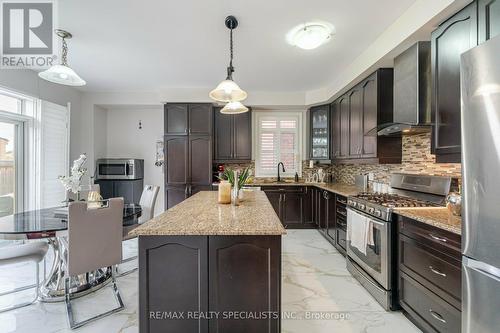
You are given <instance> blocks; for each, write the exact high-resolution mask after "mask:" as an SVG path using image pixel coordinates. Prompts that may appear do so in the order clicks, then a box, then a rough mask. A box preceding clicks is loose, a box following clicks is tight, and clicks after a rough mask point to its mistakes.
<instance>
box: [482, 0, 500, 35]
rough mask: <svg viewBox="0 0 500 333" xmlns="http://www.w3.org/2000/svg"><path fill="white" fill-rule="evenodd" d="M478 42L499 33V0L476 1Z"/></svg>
mask: <svg viewBox="0 0 500 333" xmlns="http://www.w3.org/2000/svg"><path fill="white" fill-rule="evenodd" d="M478 6H479V8H478V14H479V16H478V27H479V43H483V42H485V41H487V40H488V39H491V38H493V37H495V36H497V35H500V0H479V2H478Z"/></svg>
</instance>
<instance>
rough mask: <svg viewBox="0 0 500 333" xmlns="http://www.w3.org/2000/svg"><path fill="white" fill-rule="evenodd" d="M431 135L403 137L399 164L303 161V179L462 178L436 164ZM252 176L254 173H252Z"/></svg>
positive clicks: (456, 169)
mask: <svg viewBox="0 0 500 333" xmlns="http://www.w3.org/2000/svg"><path fill="white" fill-rule="evenodd" d="M430 146H431V135H430V133H423V134H419V135H408V136H403V160H402V163H401V164H338V165H319V166H318V165H315V167H314V168H312V169H310V168H309V161H303V164H302V178H307V177H308V175H310V174H312V173H313V172H315V171H316V170H317V169H318V168H323V169H324V170H325V171H326V172H332V173H333V175H334V177H335V180H336V181H337V182H338V183H344V184H354V176H355V175H359V174H367V173H373V174H374V181H375V182H380V183H385V184H389V182H390V176H391V173H394V172H405V173H414V174H428V175H436V176H451V177H453V178H457V179H460V178H461V164H460V163H436V157H435V156H434V155H432V154H431V152H430ZM226 166H227V167H230V168H244V167H246V166H250V167H251V168H252V171H253V170H254V169H255V164H254V163H253V162H252V163H250V164H228V165H226ZM252 173H254V172H252Z"/></svg>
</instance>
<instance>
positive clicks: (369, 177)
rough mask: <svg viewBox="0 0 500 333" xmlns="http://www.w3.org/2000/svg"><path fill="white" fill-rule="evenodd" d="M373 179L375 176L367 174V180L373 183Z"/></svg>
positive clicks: (371, 173)
mask: <svg viewBox="0 0 500 333" xmlns="http://www.w3.org/2000/svg"><path fill="white" fill-rule="evenodd" d="M374 179H375V175H374V174H373V172H370V173H368V180H370V181H373V180H374Z"/></svg>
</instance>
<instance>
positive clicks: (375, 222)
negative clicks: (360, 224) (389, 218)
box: [347, 207, 388, 227]
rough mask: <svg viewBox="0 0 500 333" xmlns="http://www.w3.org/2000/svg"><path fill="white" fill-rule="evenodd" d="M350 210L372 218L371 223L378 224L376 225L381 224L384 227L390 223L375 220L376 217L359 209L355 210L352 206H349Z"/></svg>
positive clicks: (348, 209)
mask: <svg viewBox="0 0 500 333" xmlns="http://www.w3.org/2000/svg"><path fill="white" fill-rule="evenodd" d="M349 211H351V212H353V213H355V214H359V215H362V216H364V217H367V218H369V219H370V222H371V223H373V224H376V225H379V226H382V227H385V226H387V223H388V222H379V221H377V220H375V218H374V217H373V216H370V215H368V214H365V213H362V212H359V211H357V210H354V209H352V208H350V207H347V213H349Z"/></svg>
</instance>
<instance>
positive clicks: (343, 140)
mask: <svg viewBox="0 0 500 333" xmlns="http://www.w3.org/2000/svg"><path fill="white" fill-rule="evenodd" d="M338 105H339V109H340V154H339V155H338V156H337V157H338V158H348V157H349V98H348V97H347V96H345V97H342V98H341V99H340V101H339V104H338Z"/></svg>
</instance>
